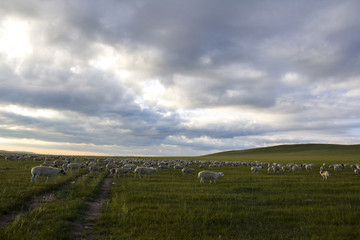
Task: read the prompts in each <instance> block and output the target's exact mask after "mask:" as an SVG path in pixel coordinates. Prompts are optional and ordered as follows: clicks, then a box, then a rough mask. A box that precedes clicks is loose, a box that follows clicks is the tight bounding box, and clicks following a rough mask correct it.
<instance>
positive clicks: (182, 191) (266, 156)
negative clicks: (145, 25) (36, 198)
mask: <svg viewBox="0 0 360 240" xmlns="http://www.w3.org/2000/svg"><path fill="white" fill-rule="evenodd" d="M162 159H163V158H162ZM167 159H170V158H167ZM174 159H180V157H178V158H174ZM182 159H188V160H214V161H241V162H244V161H249V162H251V161H263V162H278V163H290V162H294V163H314V164H315V168H314V169H313V170H312V171H311V172H306V171H305V170H302V171H300V172H279V173H267V172H266V170H264V169H263V170H262V171H261V172H259V173H256V174H254V173H252V172H251V171H250V167H248V166H239V167H232V166H224V167H221V168H215V169H212V171H221V172H223V173H224V174H225V176H224V177H221V178H219V179H218V181H217V184H216V185H215V184H211V185H210V184H208V182H206V184H200V183H199V179H198V178H197V172H198V171H200V169H199V168H198V165H194V166H191V167H194V168H196V171H195V173H193V174H189V175H183V174H182V173H181V171H180V170H173V169H164V170H161V171H160V172H159V173H156V174H154V175H152V176H151V177H150V178H141V179H139V178H134V177H133V175H131V176H128V177H121V178H114V179H113V184H112V188H111V194H110V199H108V200H107V201H106V203H105V204H104V206H103V208H102V212H101V215H100V217H99V218H98V220H97V221H96V224H95V226H94V228H93V229H92V233H91V236H85V237H87V238H85V239H358V236H360V176H355V175H354V172H353V171H352V169H350V168H346V169H343V170H340V171H338V172H334V171H333V170H329V171H330V172H331V173H332V176H331V177H330V178H329V179H327V180H323V179H322V177H321V176H320V174H319V167H320V166H321V165H322V164H323V163H324V162H325V163H328V164H333V163H351V164H355V163H360V150H359V146H334V145H298V146H278V147H272V148H263V149H253V150H244V151H236V152H234V151H231V152H224V153H219V154H214V155H207V156H201V157H192V158H182ZM7 164H14V165H16V164H21V165H22V166H23V167H24V168H23V170H24V173H23V175H24V180H22V181H20V180H17V178H14V175H12V174H9V173H7V175H6V178H5V174H2V175H0V179H1V187H2V188H1V189H2V190H1V191H3V192H8V194H9V195H11V194H10V192H13V194H12V195H16V194H14V192H15V193H16V192H17V191H19V192H24V191H25V192H26V193H27V192H30V193H31V194H34V192H36V191H46V190H47V189H52V188H56V184H53V183H52V182H51V183H50V184H44V183H42V184H39V185H38V186H30V185H29V182H28V181H29V180H30V169H29V168H31V166H32V165H33V164H34V163H33V162H31V163H30V162H29V163H26V164H28V165H26V164H24V163H23V162H19V161H18V162H16V161H14V162H11V163H9V162H5V161H4V160H2V159H0V171H2V172H7V171H9V172H10V171H19V170H18V169H17V170H15V169H13V170H11V169H12V168H11V167H9V165H7ZM9 168H10V170H9ZM25 170H26V171H25ZM19 175H21V174H20V173H19ZM25 176H26V178H25ZM104 176H105V173H101V174H90V175H88V176H87V177H85V178H83V179H82V180H81V181H78V182H77V183H76V184H73V185H69V186H68V187H63V188H61V187H58V190H57V192H56V198H55V199H56V200H55V201H53V202H51V203H47V204H45V205H44V206H41V207H39V208H37V209H34V210H33V211H31V212H29V213H28V214H26V215H24V216H23V217H22V218H20V219H16V221H14V222H13V223H11V224H9V225H8V226H6V227H3V228H0V239H72V235H71V234H72V232H73V230H74V229H73V228H74V225H73V222H75V221H76V220H77V219H79V218H81V216H82V213H83V211H84V210H85V209H86V207H85V208H84V205H85V206H86V202H87V201H89V199H91V198H92V197H93V196H94V195H95V193H96V192H98V191H99V186H100V183H101V181H102V179H103V178H104ZM67 177H69V178H67ZM71 177H73V176H69V175H66V176H61V177H60V176H59V177H57V179H58V182H59V185H61V183H62V182H63V183H65V182H66V181H70V180H69V179H71ZM25 179H26V182H25ZM43 180H44V179H43ZM10 186H11V187H10ZM24 189H25V190H24ZM25 195H26V194H25ZM15 198H16V197H14V199H15ZM17 198H18V200H17V202H21V201H25V200H24V198H27V197H24V196H23V195H22V194H21V195H19V196H18V197H17ZM0 199H1V202H0V203H1V206H3V207H2V209H3V210H2V212H6V210H5V209H6V206H7V205H6V204H7V203H6V202H7V201H6V198H4V197H2V195H1V198H0ZM18 204H19V203H18ZM18 204H17V205H18ZM11 206H14V205H11ZM10 208H13V207H10ZM34 229H35V230H34ZM22 236H26V237H22ZM49 236H51V237H50V238H49Z"/></svg>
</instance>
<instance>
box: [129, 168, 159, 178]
mask: <svg viewBox="0 0 360 240" xmlns="http://www.w3.org/2000/svg"><path fill="white" fill-rule="evenodd" d="M155 171H156V170H155V168H152V167H136V168H135V170H134V173H135V176H134V177H136V174H138V175H139V178H141V174H142V173H144V174H145V176H147V177H150V174H152V173H153V172H155Z"/></svg>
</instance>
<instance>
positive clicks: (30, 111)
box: [0, 105, 59, 118]
mask: <svg viewBox="0 0 360 240" xmlns="http://www.w3.org/2000/svg"><path fill="white" fill-rule="evenodd" d="M0 111H2V112H8V113H14V114H17V115H21V116H27V117H34V118H55V117H58V116H59V113H58V112H57V111H54V110H50V109H36V108H27V107H21V106H17V105H7V106H0Z"/></svg>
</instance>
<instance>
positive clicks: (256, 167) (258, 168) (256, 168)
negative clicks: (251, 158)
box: [251, 166, 262, 173]
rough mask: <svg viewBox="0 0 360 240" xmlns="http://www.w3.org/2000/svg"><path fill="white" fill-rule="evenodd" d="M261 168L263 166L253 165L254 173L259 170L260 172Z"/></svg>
mask: <svg viewBox="0 0 360 240" xmlns="http://www.w3.org/2000/svg"><path fill="white" fill-rule="evenodd" d="M261 169H262V166H253V167H251V171H252V172H253V173H257V172H259V171H260V170H261Z"/></svg>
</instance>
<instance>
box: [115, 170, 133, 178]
mask: <svg viewBox="0 0 360 240" xmlns="http://www.w3.org/2000/svg"><path fill="white" fill-rule="evenodd" d="M130 170H131V168H116V170H115V173H116V176H117V177H120V175H122V174H129V173H130Z"/></svg>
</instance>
